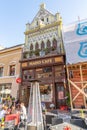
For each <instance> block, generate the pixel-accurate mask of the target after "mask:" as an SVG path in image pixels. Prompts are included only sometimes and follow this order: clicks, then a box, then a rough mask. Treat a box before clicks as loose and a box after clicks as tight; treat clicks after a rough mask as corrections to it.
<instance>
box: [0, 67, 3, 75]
mask: <svg viewBox="0 0 87 130" xmlns="http://www.w3.org/2000/svg"><path fill="white" fill-rule="evenodd" d="M2 76H3V67H0V77H2Z"/></svg>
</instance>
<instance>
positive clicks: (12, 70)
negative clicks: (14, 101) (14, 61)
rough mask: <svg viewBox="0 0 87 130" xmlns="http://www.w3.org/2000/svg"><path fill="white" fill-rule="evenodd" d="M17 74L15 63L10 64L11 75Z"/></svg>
mask: <svg viewBox="0 0 87 130" xmlns="http://www.w3.org/2000/svg"><path fill="white" fill-rule="evenodd" d="M14 75H15V65H11V66H10V76H14Z"/></svg>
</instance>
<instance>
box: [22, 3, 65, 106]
mask: <svg viewBox="0 0 87 130" xmlns="http://www.w3.org/2000/svg"><path fill="white" fill-rule="evenodd" d="M61 29H62V18H61V16H60V14H59V13H56V14H55V15H54V14H52V13H51V12H49V11H48V10H46V8H45V4H41V5H40V9H39V11H38V13H37V14H36V16H35V17H34V19H33V21H32V22H31V23H27V24H26V30H25V33H24V34H25V45H24V48H23V59H22V60H21V61H20V63H21V76H22V84H21V89H20V100H21V101H24V102H25V103H26V105H28V99H29V98H28V97H29V91H30V82H29V80H30V79H38V80H40V81H41V82H40V93H41V101H42V102H44V103H45V104H46V106H47V108H49V106H50V104H51V103H53V104H54V105H55V107H56V108H58V107H60V106H61V105H65V99H64V97H65V89H66V76H65V54H64V48H63V42H62V33H61Z"/></svg>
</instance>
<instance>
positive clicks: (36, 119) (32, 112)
mask: <svg viewBox="0 0 87 130" xmlns="http://www.w3.org/2000/svg"><path fill="white" fill-rule="evenodd" d="M30 82H31V88H30V98H29V106H28V125H27V130H43V117H42V108H41V100H40V89H39V81H38V80H36V79H32V80H30Z"/></svg>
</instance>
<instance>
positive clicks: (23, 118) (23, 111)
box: [20, 102, 27, 120]
mask: <svg viewBox="0 0 87 130" xmlns="http://www.w3.org/2000/svg"><path fill="white" fill-rule="evenodd" d="M20 106H21V119H22V120H26V119H27V111H26V107H25V105H24V103H23V102H22V103H21V104H20Z"/></svg>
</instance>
